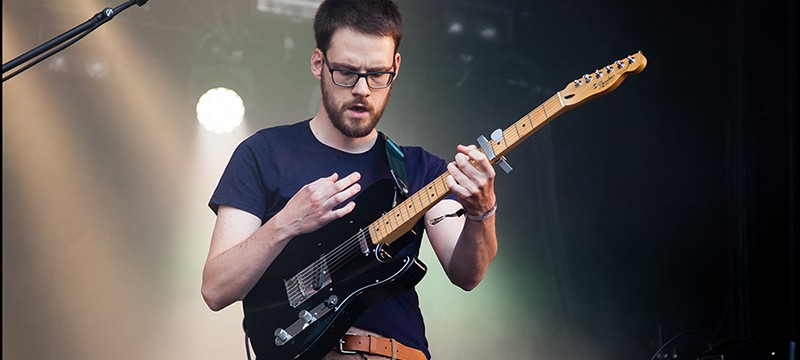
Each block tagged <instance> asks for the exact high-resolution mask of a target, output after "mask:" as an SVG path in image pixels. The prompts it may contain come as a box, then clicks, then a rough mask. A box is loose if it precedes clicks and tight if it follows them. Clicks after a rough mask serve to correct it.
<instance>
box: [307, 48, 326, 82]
mask: <svg viewBox="0 0 800 360" xmlns="http://www.w3.org/2000/svg"><path fill="white" fill-rule="evenodd" d="M310 65H311V74H312V75H314V77H315V78H317V80H321V79H322V67H323V56H322V50H320V49H319V48H316V49H314V52H313V53H312V54H311V62H310Z"/></svg>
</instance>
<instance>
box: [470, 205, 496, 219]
mask: <svg viewBox="0 0 800 360" xmlns="http://www.w3.org/2000/svg"><path fill="white" fill-rule="evenodd" d="M496 211H497V203H494V206H492V208H491V209H489V210H488V211H486V212H485V213H483V214H480V215H472V214H470V213H468V212H466V211H464V216H465V217H466V218H467V220H472V221H483V220H486V219H488V218H490V217H492V216H494V213H495V212H496Z"/></svg>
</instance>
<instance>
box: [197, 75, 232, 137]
mask: <svg viewBox="0 0 800 360" xmlns="http://www.w3.org/2000/svg"><path fill="white" fill-rule="evenodd" d="M196 109H197V121H199V122H200V124H202V125H203V127H205V128H206V130H208V131H211V132H214V133H217V134H223V133H229V132H231V131H233V129H234V128H236V127H237V126H239V125H240V124H241V123H242V120H243V119H244V102H243V101H242V98H241V97H240V96H239V94H237V93H236V91H233V90H231V89H228V88H224V87H218V88H213V89H210V90H208V91H206V92H205V94H203V95H202V96H200V100H198V101H197V108H196Z"/></svg>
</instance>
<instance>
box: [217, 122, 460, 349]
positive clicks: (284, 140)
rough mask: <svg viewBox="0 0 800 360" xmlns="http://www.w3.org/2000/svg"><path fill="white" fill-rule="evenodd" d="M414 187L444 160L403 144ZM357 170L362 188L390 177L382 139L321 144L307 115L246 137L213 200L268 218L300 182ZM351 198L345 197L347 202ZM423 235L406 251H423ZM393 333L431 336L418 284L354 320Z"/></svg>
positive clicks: (413, 341)
mask: <svg viewBox="0 0 800 360" xmlns="http://www.w3.org/2000/svg"><path fill="white" fill-rule="evenodd" d="M401 148H402V150H403V153H404V154H405V157H404V162H405V167H406V172H407V177H408V179H407V180H408V185H409V188H410V189H409V190H410V191H411V193H414V192H416V191H418V190H419V189H421V188H422V187H423V186H425V185H426V184H428V183H429V182H431V181H433V180H434V179H435V178H436V177H438V176H439V175H441V174H443V173H444V172H446V171H447V167H446V165H445V162H444V160H442V159H441V158H439V157H437V156H435V155H433V154H431V153H429V152H427V151H425V150H424V149H422V148H420V147H401ZM354 171H358V172H359V173H360V174H361V179H360V180H359V181H358V183H359V184H360V185H361V187H362V189H366V188H367V187H369V186H370V185H371V184H373V183H375V182H376V181H378V180H381V179H384V178H390V177H391V175H390V173H389V163H388V161H387V158H386V153H385V149H384V146H383V141H376V142H375V145H374V146H373V147H372V148H371V149H370V150H368V151H366V152H364V153H361V154H350V153H346V152H342V151H339V150H337V149H334V148H331V147H329V146H327V145H324V144H322V143H321V142H319V140H317V138H316V137H314V135H313V133H312V132H311V128H310V126H309V121H308V120H306V121H302V122H299V123H296V124H293V125H285V126H278V127H273V128H268V129H263V130H260V131H258V132H257V133H255V134H253V135H252V136H250V137H249V138H247V139H245V140H244V141H243V142H242V143H241V144H239V146H238V147H237V148H236V150H235V151H234V153H233V156H232V157H231V159H230V161H229V163H228V166H227V167H226V169H225V172H224V173H223V174H222V178H221V179H220V181H219V184H218V185H217V188H216V190H215V191H214V194H213V195H212V197H211V201H210V202H209V207H211V209H212V210H213V211H214V212H215V213H216V212H217V209H218V208H219V206H220V205H227V206H231V207H234V208H238V209H241V210H244V211H246V212H248V213H251V214H253V215H255V216H257V217H258V218H260V219H261V222H262V224H263V223H266V222H267V220H269V219H270V218H271V217H272V216H274V215H275V214H276V213H277V212H278V211H280V210H281V209H282V208H283V207H284V206H285V205H286V203H287V202H288V201H289V199H290V198H291V197H292V196H294V194H296V193H297V192H298V191H299V190H300V188H301V187H303V186H304V185H306V184H308V183H311V182H313V181H315V180H317V179H319V178H322V177H327V176H330V175H331V174H333V173H334V172H335V173H337V174H339V176H340V178H341V177H344V176H347V175H349V174H350V173H352V172H354ZM346 203H347V201H345V202H343V204H346ZM419 247H420V241H419V240H416V241H414V242H413V243H411V244H409V245H408V246H407V247H406V248H405V249H403V251H402V252H403V253H406V252H409V253H414V254H419ZM353 325H354V326H357V327H359V328H362V329H364V330H368V331H373V332H376V333H379V334H382V335H384V336H387V337H391V338H395V339H396V340H398V341H400V342H401V343H403V344H405V345H408V346H411V347H414V348H417V349H420V350H423V351H424V352H425V354H426V356H427V357H428V358H430V353H429V351H428V341H427V339H426V338H425V325H424V322H423V319H422V313H421V312H420V309H419V298H418V297H417V293H416V291H415V290H414V289H411V290H409V291H407V292H405V293H402V294H399V295H397V296H395V297H392V298H390V299H388V300H385V301H383V302H380V303H377V304H375V305H372V306H371V307H369V308H368V309H367V310H366V311H365V312H364V313H363V314H362V315H361V317H360V318H359V319H358V320H357V321H356V322H355V323H354V324H353Z"/></svg>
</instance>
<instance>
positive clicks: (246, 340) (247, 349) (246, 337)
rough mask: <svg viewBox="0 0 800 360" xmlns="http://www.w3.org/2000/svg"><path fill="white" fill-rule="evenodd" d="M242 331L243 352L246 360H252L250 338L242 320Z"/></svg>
mask: <svg viewBox="0 0 800 360" xmlns="http://www.w3.org/2000/svg"><path fill="white" fill-rule="evenodd" d="M242 330H244V352H245V354H247V360H252V358H251V357H250V336H249V335H248V334H247V325H245V322H244V319H242Z"/></svg>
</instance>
